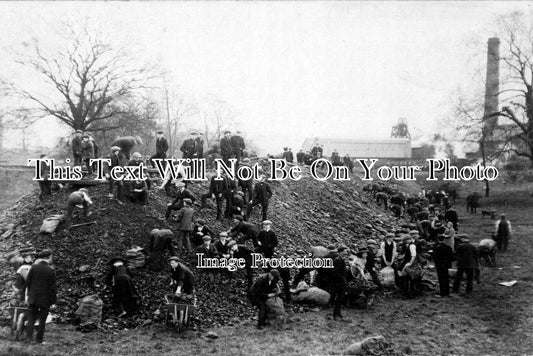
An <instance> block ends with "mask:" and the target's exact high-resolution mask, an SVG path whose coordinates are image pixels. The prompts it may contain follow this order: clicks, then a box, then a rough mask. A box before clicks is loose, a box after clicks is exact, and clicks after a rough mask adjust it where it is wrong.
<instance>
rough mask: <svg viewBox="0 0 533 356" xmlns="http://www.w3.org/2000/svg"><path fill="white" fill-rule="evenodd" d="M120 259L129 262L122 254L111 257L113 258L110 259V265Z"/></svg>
mask: <svg viewBox="0 0 533 356" xmlns="http://www.w3.org/2000/svg"><path fill="white" fill-rule="evenodd" d="M118 261H122V262H124V263H126V262H128V261H127V260H126V259H125V258H124V257H121V256H113V257H111V259H110V260H109V264H110V265H113V264H115V262H118Z"/></svg>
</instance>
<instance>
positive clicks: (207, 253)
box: [196, 235, 219, 283]
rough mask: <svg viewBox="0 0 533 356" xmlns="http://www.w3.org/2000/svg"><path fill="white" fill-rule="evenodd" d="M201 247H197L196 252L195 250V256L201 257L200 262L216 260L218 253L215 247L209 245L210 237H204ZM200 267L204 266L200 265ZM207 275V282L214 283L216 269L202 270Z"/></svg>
mask: <svg viewBox="0 0 533 356" xmlns="http://www.w3.org/2000/svg"><path fill="white" fill-rule="evenodd" d="M202 240H203V242H204V243H203V245H201V246H200V247H198V250H196V255H197V256H198V255H200V254H201V255H202V257H201V258H202V260H203V259H204V258H218V257H219V253H218V251H217V249H216V247H215V245H214V244H212V243H211V236H210V235H205V236H204V237H203V238H202ZM202 265H205V264H204V263H202ZM202 270H204V271H205V272H206V274H207V277H208V278H209V281H210V282H211V283H213V282H214V281H215V273H216V272H217V268H202Z"/></svg>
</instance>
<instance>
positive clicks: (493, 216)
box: [481, 210, 496, 220]
mask: <svg viewBox="0 0 533 356" xmlns="http://www.w3.org/2000/svg"><path fill="white" fill-rule="evenodd" d="M485 216H490V218H491V219H493V220H494V219H496V210H481V218H484V217H485Z"/></svg>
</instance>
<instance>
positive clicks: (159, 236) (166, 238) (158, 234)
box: [148, 229, 178, 270]
mask: <svg viewBox="0 0 533 356" xmlns="http://www.w3.org/2000/svg"><path fill="white" fill-rule="evenodd" d="M173 237H174V234H173V233H172V231H170V230H169V229H161V230H160V229H153V230H152V231H150V244H149V245H148V261H149V263H150V265H152V266H153V267H152V269H153V270H161V268H162V267H163V266H162V263H161V262H162V255H163V253H164V252H165V250H168V252H170V254H171V255H172V256H177V255H178V254H177V253H176V250H175V249H174V245H173V244H172V240H173ZM163 262H164V261H163Z"/></svg>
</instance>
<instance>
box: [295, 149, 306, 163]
mask: <svg viewBox="0 0 533 356" xmlns="http://www.w3.org/2000/svg"><path fill="white" fill-rule="evenodd" d="M304 157H305V153H304V150H300V151H298V153H297V154H296V162H297V163H298V164H304Z"/></svg>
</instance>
